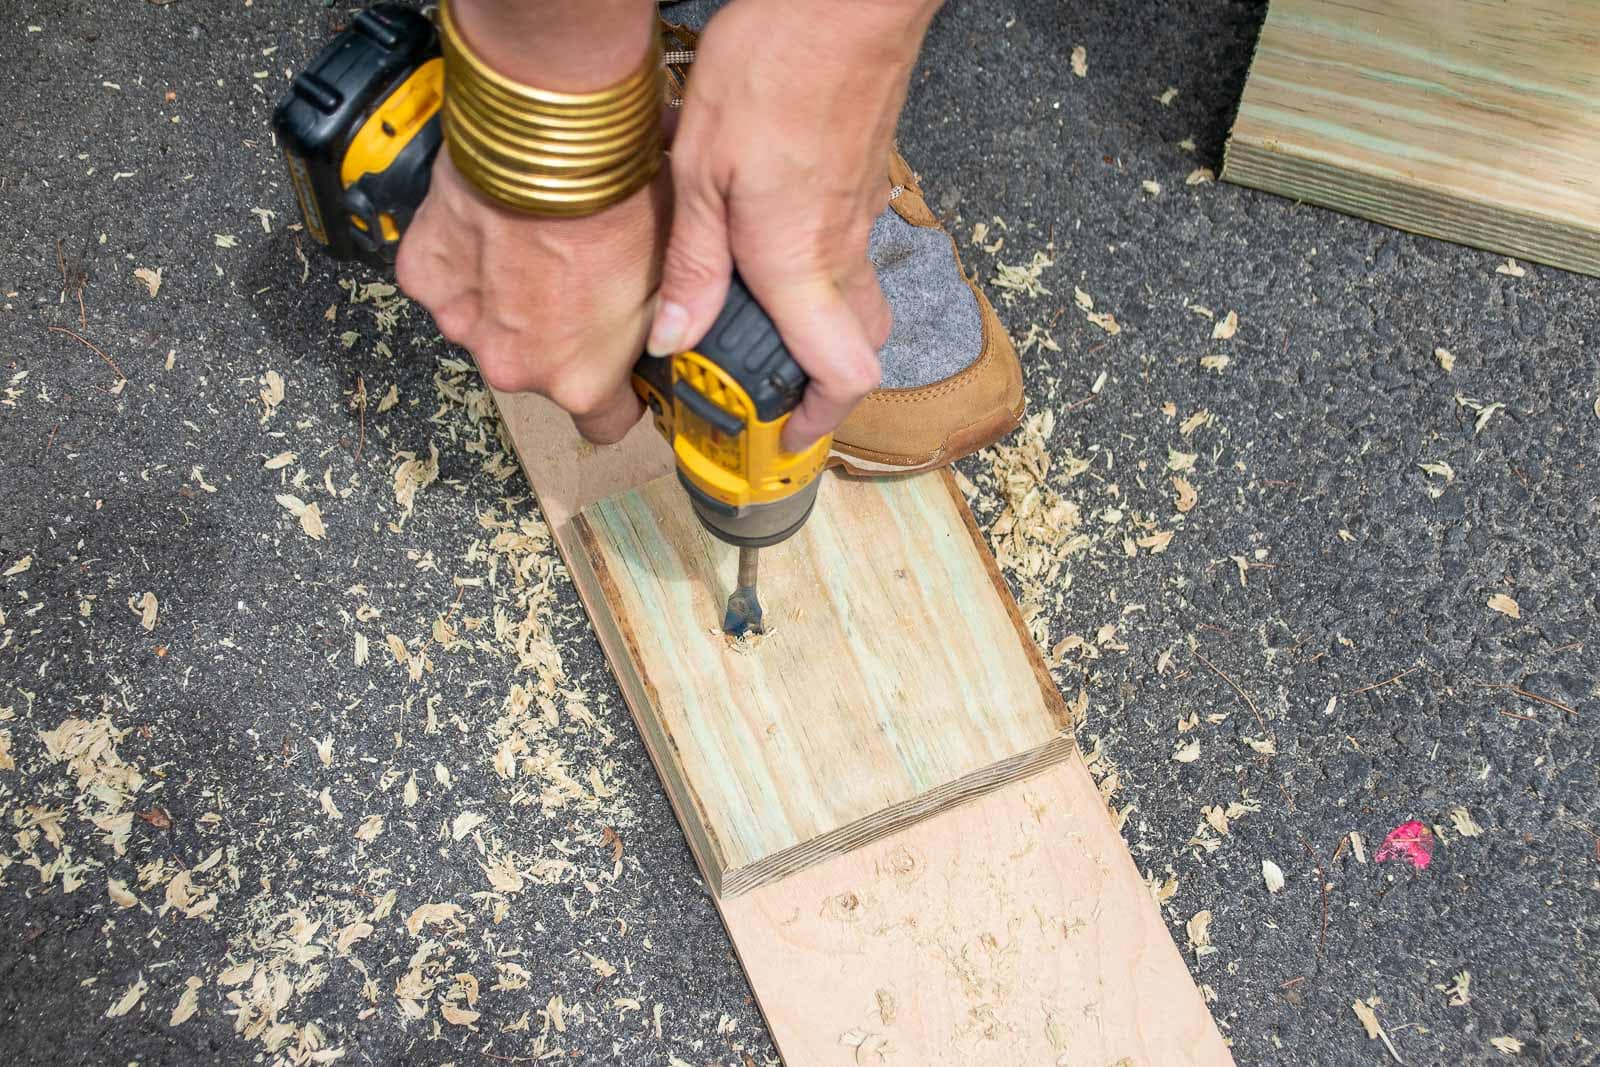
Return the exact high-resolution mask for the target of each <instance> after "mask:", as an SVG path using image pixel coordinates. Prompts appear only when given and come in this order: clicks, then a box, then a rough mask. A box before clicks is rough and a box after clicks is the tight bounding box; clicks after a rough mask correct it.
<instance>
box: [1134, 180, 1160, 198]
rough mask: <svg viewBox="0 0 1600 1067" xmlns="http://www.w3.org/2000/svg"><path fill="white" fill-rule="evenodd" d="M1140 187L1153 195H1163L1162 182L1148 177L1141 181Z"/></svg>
mask: <svg viewBox="0 0 1600 1067" xmlns="http://www.w3.org/2000/svg"><path fill="white" fill-rule="evenodd" d="M1139 187H1140V188H1141V189H1143V190H1144V191H1145V192H1147V193H1149V194H1150V195H1151V196H1160V195H1161V183H1160V182H1158V181H1154V180H1152V179H1150V178H1146V179H1145V180H1144V181H1142V182H1140V183H1139Z"/></svg>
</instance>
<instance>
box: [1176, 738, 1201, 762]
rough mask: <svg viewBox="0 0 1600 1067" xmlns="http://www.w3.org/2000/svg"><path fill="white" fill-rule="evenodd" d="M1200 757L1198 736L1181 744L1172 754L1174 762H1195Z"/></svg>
mask: <svg viewBox="0 0 1600 1067" xmlns="http://www.w3.org/2000/svg"><path fill="white" fill-rule="evenodd" d="M1199 758H1200V741H1199V739H1198V738H1197V739H1195V740H1192V741H1187V742H1185V743H1184V744H1182V745H1179V746H1178V750H1177V751H1176V752H1174V753H1173V754H1172V760H1173V762H1174V763H1193V762H1194V761H1195V760H1197V759H1199Z"/></svg>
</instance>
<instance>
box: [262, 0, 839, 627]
mask: <svg viewBox="0 0 1600 1067" xmlns="http://www.w3.org/2000/svg"><path fill="white" fill-rule="evenodd" d="M443 89H444V61H443V59H442V58H441V56H440V49H439V38H438V33H437V31H436V30H435V29H434V26H433V24H432V23H431V22H430V21H428V19H427V18H425V17H424V16H423V15H421V14H420V13H418V12H416V11H413V10H411V9H409V8H406V7H403V6H401V5H399V4H391V3H382V4H378V5H376V6H375V7H373V8H371V9H369V10H367V11H364V12H362V13H361V14H359V15H357V16H356V17H355V18H354V20H352V22H351V24H350V26H349V27H348V28H347V29H345V30H343V31H341V32H340V33H339V34H338V35H337V36H336V37H334V39H333V41H332V42H330V43H329V44H328V46H327V47H326V48H324V49H323V50H322V52H321V54H319V55H318V56H317V57H316V59H314V60H313V61H312V62H311V65H310V66H309V67H307V68H306V69H305V70H304V71H302V72H301V73H300V74H298V75H297V76H296V77H295V78H294V81H293V83H292V84H291V86H290V88H289V91H288V92H287V93H286V94H285V95H284V97H283V99H282V100H281V101H279V103H278V106H277V110H276V111H275V112H274V114H273V126H274V128H275V129H276V131H277V135H278V140H279V143H280V145H281V146H282V148H283V154H284V160H285V162H286V163H287V164H288V168H289V177H290V180H291V182H292V183H293V185H294V190H295V196H296V197H297V198H298V199H299V202H300V214H301V217H302V219H303V221H304V224H305V229H306V232H307V233H309V234H310V235H311V236H312V237H313V238H314V239H315V240H316V241H317V242H319V243H320V244H321V245H322V246H323V247H324V248H325V249H326V250H327V251H328V253H329V254H330V255H332V256H333V257H334V258H336V259H344V260H358V261H360V262H363V263H366V264H368V265H370V266H374V267H378V268H380V269H382V268H390V267H392V266H393V264H394V257H395V251H396V250H397V249H398V247H399V244H400V239H401V237H402V235H403V234H404V232H405V229H406V226H407V225H408V224H409V223H410V222H411V219H412V216H413V214H414V213H415V211H416V209H417V207H418V205H420V204H421V203H422V199H423V197H424V196H426V195H427V191H428V179H429V174H430V172H431V170H432V167H433V162H434V157H435V156H436V155H437V154H438V152H439V146H440V144H441V143H442V135H441V130H440V116H439V106H440V103H441V101H442V100H443ZM807 381H808V379H807V377H806V373H805V371H804V370H802V369H801V367H800V364H799V363H797V362H795V359H794V357H793V356H792V355H790V354H789V350H788V348H786V347H785V346H784V343H783V340H782V338H781V337H779V336H778V331H777V329H776V327H774V326H773V324H772V320H771V319H770V318H768V317H767V314H766V312H765V311H764V310H762V308H761V305H760V304H759V303H757V302H756V300H755V298H754V297H753V296H751V295H750V291H749V290H748V289H747V288H745V285H744V283H743V282H742V281H741V280H740V279H739V278H738V276H737V275H735V276H734V278H733V282H732V284H731V285H730V286H729V289H728V298H727V301H726V302H725V303H724V305H723V307H722V311H721V313H720V314H719V315H718V316H717V319H716V322H715V323H714V324H713V325H712V327H711V329H710V330H709V331H708V332H707V334H706V336H705V338H704V339H703V340H702V341H701V342H700V343H699V344H698V345H697V346H696V347H695V348H693V349H691V350H689V351H687V352H680V353H678V354H677V355H675V356H673V357H671V358H670V359H657V358H654V357H651V356H648V355H646V356H641V358H640V359H639V362H638V363H637V364H636V365H635V366H634V369H633V376H632V383H633V388H634V391H635V392H637V393H638V394H639V397H640V398H641V399H642V400H643V401H644V402H645V404H646V405H648V407H649V408H650V412H651V417H652V419H653V420H654V423H655V426H656V428H657V430H659V431H660V433H661V435H662V436H663V437H665V438H666V439H667V441H668V443H669V444H671V446H672V451H673V455H674V457H675V459H676V463H677V471H678V480H679V481H680V482H681V483H682V484H683V487H684V489H685V490H686V491H687V492H688V494H689V501H690V503H691V505H692V506H693V508H694V513H695V515H696V516H697V517H698V518H699V520H700V522H701V523H702V524H703V525H704V526H705V528H706V529H707V530H708V531H709V532H710V533H711V534H712V535H713V536H715V537H717V538H718V539H720V540H722V541H725V542H727V543H728V544H731V545H735V546H737V547H738V549H739V574H738V582H737V586H736V588H735V591H734V593H733V595H732V596H731V597H730V598H729V600H728V607H727V611H726V612H725V614H724V618H723V629H724V630H726V631H727V632H729V633H730V634H734V635H739V634H743V633H745V632H746V631H757V632H759V631H760V630H761V628H762V619H761V603H760V600H759V599H758V598H757V596H756V561H757V558H758V551H759V549H761V548H764V547H766V546H768V545H774V544H777V543H779V542H781V541H784V540H786V539H788V538H789V537H791V536H793V535H794V534H795V533H796V532H797V531H798V530H799V529H800V527H801V526H802V525H803V524H804V523H805V520H806V517H807V516H808V515H810V513H811V507H812V505H813V504H814V503H815V501H816V496H817V485H818V480H819V477H820V475H821V473H822V469H823V467H824V465H825V464H826V462H827V457H828V450H829V447H830V445H831V444H832V438H831V436H830V437H824V438H822V439H821V440H819V441H817V442H816V443H815V444H813V445H811V446H810V447H809V448H806V449H804V450H803V451H800V452H788V451H785V450H784V449H783V447H782V446H781V445H780V444H779V439H780V436H781V434H782V431H783V427H784V424H785V423H786V422H787V421H788V419H789V415H790V413H792V412H793V411H794V409H795V408H796V407H797V406H798V405H799V403H800V397H801V395H802V394H803V393H804V391H805V388H806V384H807Z"/></svg>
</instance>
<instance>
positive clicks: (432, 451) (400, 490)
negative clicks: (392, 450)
mask: <svg viewBox="0 0 1600 1067" xmlns="http://www.w3.org/2000/svg"><path fill="white" fill-rule="evenodd" d="M395 458H397V459H398V460H400V462H399V464H398V465H397V466H396V467H395V470H394V500H395V503H396V504H399V505H400V520H399V524H400V525H402V526H403V525H405V521H406V520H407V519H408V518H410V517H411V513H412V511H413V510H415V508H416V502H417V491H418V490H420V489H423V488H425V487H427V486H429V485H432V484H433V483H434V482H435V481H437V480H438V478H439V449H438V448H437V447H436V446H435V445H433V444H432V443H431V442H430V443H429V444H428V458H427V459H418V458H417V454H416V453H415V452H400V453H397V454H396V457H395Z"/></svg>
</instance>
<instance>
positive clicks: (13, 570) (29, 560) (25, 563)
mask: <svg viewBox="0 0 1600 1067" xmlns="http://www.w3.org/2000/svg"><path fill="white" fill-rule="evenodd" d="M31 566H33V557H32V556H31V555H29V556H23V557H22V558H21V559H19V560H17V561H16V562H15V563H13V564H12V565H11V566H9V567H7V568H6V569H5V570H4V571H3V572H0V577H5V578H10V577H13V576H15V575H18V574H21V573H22V572H23V571H26V570H27V569H28V568H29V567H31Z"/></svg>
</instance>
